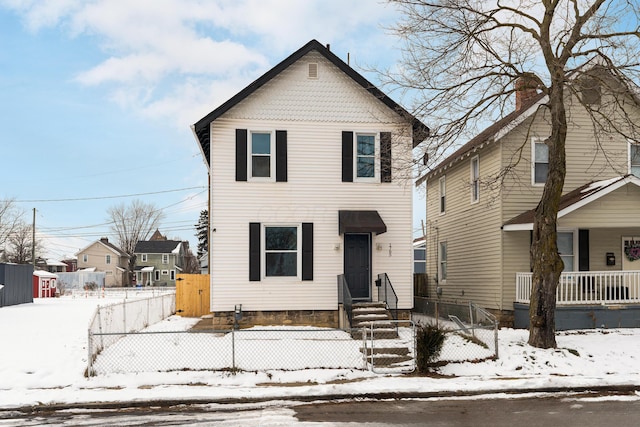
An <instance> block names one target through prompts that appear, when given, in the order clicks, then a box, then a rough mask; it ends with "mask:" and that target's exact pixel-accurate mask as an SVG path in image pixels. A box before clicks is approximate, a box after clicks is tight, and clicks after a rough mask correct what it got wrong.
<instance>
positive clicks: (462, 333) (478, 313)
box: [412, 299, 499, 365]
mask: <svg viewBox="0 0 640 427" xmlns="http://www.w3.org/2000/svg"><path fill="white" fill-rule="evenodd" d="M414 310H415V309H414ZM419 310H420V311H417V312H416V311H414V313H413V316H412V317H413V320H414V321H416V323H418V324H427V323H430V324H435V325H436V326H437V327H439V328H441V329H443V330H444V331H445V334H446V339H445V342H444V345H443V347H442V351H441V353H440V356H439V357H438V359H437V360H436V363H437V364H440V365H443V364H447V363H455V362H467V361H471V362H477V361H481V360H487V359H497V358H498V356H499V354H498V321H497V319H496V318H495V316H493V315H492V314H491V313H489V312H487V311H486V310H484V309H483V308H481V307H478V306H476V305H475V304H473V303H472V302H468V303H459V302H447V301H442V300H438V299H433V300H431V299H430V300H423V302H422V304H420V306H419Z"/></svg>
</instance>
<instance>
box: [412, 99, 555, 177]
mask: <svg viewBox="0 0 640 427" xmlns="http://www.w3.org/2000/svg"><path fill="white" fill-rule="evenodd" d="M548 99H549V98H548V96H547V95H545V94H544V93H539V94H537V95H536V96H533V97H531V98H530V99H528V100H526V101H525V102H524V103H523V105H522V107H521V108H520V109H519V110H515V111H512V112H511V113H509V114H507V115H506V116H504V117H503V118H501V119H500V120H498V121H497V122H495V123H494V124H492V125H491V126H489V127H487V128H485V129H484V130H483V131H482V132H480V133H479V134H477V135H476V136H474V137H473V138H471V139H470V140H469V141H468V142H467V143H466V144H464V145H462V147H460V148H458V149H457V150H456V151H454V152H453V153H452V154H450V155H449V156H447V157H446V158H445V159H444V160H443V161H441V162H440V163H438V165H437V166H436V167H435V168H433V169H432V170H430V171H429V172H427V173H425V174H424V175H422V176H421V177H420V178H418V180H417V181H416V185H420V184H422V183H423V182H424V181H426V180H427V179H428V178H430V177H432V176H433V175H435V174H438V173H440V172H441V171H442V170H444V169H446V168H448V167H449V166H452V165H453V164H454V163H456V162H457V161H458V160H461V159H462V158H464V157H465V156H466V155H469V154H470V153H472V152H475V151H477V150H479V149H480V148H482V147H484V146H485V145H486V144H488V143H491V142H495V141H498V140H499V139H500V138H502V137H503V136H505V135H506V134H507V133H508V132H509V131H511V130H512V129H513V128H515V127H516V126H517V125H519V124H520V123H522V122H523V121H525V120H526V119H528V118H529V117H531V116H532V115H533V114H534V113H535V112H536V111H537V110H538V107H539V106H540V105H541V104H543V103H545V102H547V100H548Z"/></svg>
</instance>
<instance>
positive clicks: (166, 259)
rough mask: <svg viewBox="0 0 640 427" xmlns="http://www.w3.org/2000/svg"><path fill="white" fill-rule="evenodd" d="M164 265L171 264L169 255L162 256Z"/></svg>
mask: <svg viewBox="0 0 640 427" xmlns="http://www.w3.org/2000/svg"><path fill="white" fill-rule="evenodd" d="M162 263H163V264H169V254H162Z"/></svg>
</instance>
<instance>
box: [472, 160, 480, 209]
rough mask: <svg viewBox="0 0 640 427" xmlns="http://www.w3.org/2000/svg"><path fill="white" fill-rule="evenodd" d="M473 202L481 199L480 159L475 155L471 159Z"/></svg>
mask: <svg viewBox="0 0 640 427" xmlns="http://www.w3.org/2000/svg"><path fill="white" fill-rule="evenodd" d="M470 169H471V170H470V172H471V203H475V202H477V201H478V200H480V159H479V158H478V156H475V157H474V158H472V159H471V164H470Z"/></svg>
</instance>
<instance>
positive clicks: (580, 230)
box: [417, 68, 640, 329]
mask: <svg viewBox="0 0 640 427" xmlns="http://www.w3.org/2000/svg"><path fill="white" fill-rule="evenodd" d="M593 70H596V68H593ZM601 73H604V71H601ZM599 75H600V74H599ZM602 76H604V77H603V78H604V79H605V80H604V81H607V82H611V81H612V80H611V79H612V78H611V75H610V74H608V73H607V74H602ZM616 82H618V83H619V80H616ZM584 87H587V86H586V85H584ZM617 89H618V90H620V89H624V92H622V93H624V106H625V108H626V110H627V112H628V113H630V114H632V116H635V117H638V118H639V119H640V109H639V108H638V98H637V89H638V88H637V87H636V86H635V85H633V84H630V83H628V82H625V85H624V86H623V85H620V86H619V87H618V88H617ZM567 92H568V91H567ZM611 93H612V92H610V91H608V88H607V86H605V85H601V84H597V85H596V86H595V87H593V86H591V87H589V89H588V90H587V89H585V90H583V91H582V92H581V93H580V94H579V96H580V98H578V95H576V94H572V95H567V96H570V97H571V98H569V99H568V100H567V101H568V102H567V109H568V112H567V116H568V118H569V130H568V135H567V140H566V156H567V161H566V165H567V173H566V181H565V186H564V190H563V194H564V196H563V197H562V200H561V204H560V212H559V214H558V249H559V251H560V255H561V257H562V259H563V261H564V264H565V268H564V272H563V273H562V277H561V279H560V285H559V288H558V294H557V300H558V310H557V312H556V326H557V329H573V328H578V327H600V326H603V325H604V326H610V327H618V326H634V327H638V326H640V315H639V314H638V313H639V311H638V310H640V308H639V307H640V260H639V258H640V179H638V178H637V177H638V176H640V145H638V141H630V140H628V139H627V138H625V137H623V136H621V135H620V134H617V133H611V134H606V133H605V134H602V135H600V136H599V138H596V137H595V136H594V131H593V129H594V128H593V126H592V124H591V121H590V118H589V116H588V113H587V111H586V110H585V109H584V106H583V105H582V104H581V102H580V101H579V99H580V100H582V101H583V102H585V103H587V104H590V105H592V106H593V107H594V108H596V107H597V108H600V110H601V112H603V113H604V114H605V115H607V116H608V117H610V118H614V117H615V114H616V113H620V111H619V109H618V110H616V107H612V101H613V97H612V96H611ZM547 100H548V98H547V97H546V96H544V95H543V94H539V93H536V91H535V90H534V91H531V90H521V91H519V92H517V93H516V110H515V111H513V112H512V113H511V114H509V115H507V116H506V117H504V118H503V119H502V120H500V121H498V122H496V123H495V124H493V125H492V126H490V127H488V128H487V129H485V130H484V131H483V132H481V133H480V134H479V135H477V136H476V137H475V138H473V139H471V140H470V141H469V142H468V143H466V144H465V145H463V146H462V147H461V148H459V149H458V150H457V151H456V152H454V153H453V154H451V155H450V156H448V157H447V158H446V159H445V160H443V161H442V162H440V163H439V164H438V165H436V166H435V167H434V168H432V169H431V171H429V172H428V173H427V174H425V175H423V176H422V177H421V178H420V179H419V180H418V182H417V185H426V194H427V199H426V203H427V230H426V253H427V274H428V292H429V296H430V297H433V298H439V299H441V300H446V301H452V302H457V303H463V302H467V301H472V302H474V303H476V304H478V305H480V306H482V307H484V308H487V309H489V310H490V311H492V312H494V313H495V314H496V315H498V316H499V318H500V320H501V322H502V323H503V324H505V325H514V324H515V326H516V327H527V326H528V309H529V306H528V303H529V297H530V293H531V266H530V261H529V249H530V243H531V239H532V229H533V209H535V207H536V206H537V204H538V202H539V200H540V197H541V195H542V190H543V187H544V182H545V180H546V173H547V166H548V163H547V162H548V152H547V146H546V145H545V144H544V143H543V142H544V140H545V139H546V138H547V137H548V136H549V134H550V124H549V115H548V110H546V109H545V108H541V106H542V105H543V104H544V103H545V102H547ZM516 159H518V160H517V161H516ZM507 166H511V167H512V170H511V171H510V173H508V174H506V175H505V176H504V181H503V182H501V183H499V182H498V181H496V177H498V176H499V175H500V173H501V172H503V171H504V170H505V168H506V167H507ZM621 307H622V308H623V309H619V308H621ZM612 308H615V309H616V310H613V309H612Z"/></svg>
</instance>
